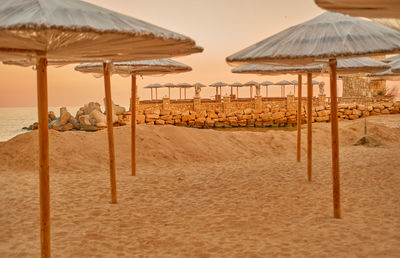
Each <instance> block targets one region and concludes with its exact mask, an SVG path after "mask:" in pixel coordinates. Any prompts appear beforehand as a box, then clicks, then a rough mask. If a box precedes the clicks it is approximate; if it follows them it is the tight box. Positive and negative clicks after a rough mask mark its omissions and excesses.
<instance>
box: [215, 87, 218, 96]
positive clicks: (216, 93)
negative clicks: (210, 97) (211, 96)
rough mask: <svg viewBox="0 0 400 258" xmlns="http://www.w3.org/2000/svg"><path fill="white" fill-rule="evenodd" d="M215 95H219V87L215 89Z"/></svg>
mask: <svg viewBox="0 0 400 258" xmlns="http://www.w3.org/2000/svg"><path fill="white" fill-rule="evenodd" d="M215 95H218V87H215Z"/></svg>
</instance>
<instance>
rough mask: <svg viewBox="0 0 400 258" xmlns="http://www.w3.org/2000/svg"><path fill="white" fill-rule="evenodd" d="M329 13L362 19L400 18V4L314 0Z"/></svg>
mask: <svg viewBox="0 0 400 258" xmlns="http://www.w3.org/2000/svg"><path fill="white" fill-rule="evenodd" d="M314 1H315V3H316V4H317V5H318V6H319V7H321V8H323V9H326V10H328V11H332V12H337V13H344V14H349V15H352V16H362V17H370V18H372V17H380V18H400V3H399V2H398V1H396V0H368V1H365V0H352V1H348V0H314Z"/></svg>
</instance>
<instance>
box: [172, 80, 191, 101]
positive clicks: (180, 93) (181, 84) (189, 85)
mask: <svg viewBox="0 0 400 258" xmlns="http://www.w3.org/2000/svg"><path fill="white" fill-rule="evenodd" d="M175 86H176V87H178V88H179V98H180V99H182V91H181V89H183V90H184V99H186V89H187V88H192V87H193V85H192V84H189V83H186V82H181V83H177V84H175Z"/></svg>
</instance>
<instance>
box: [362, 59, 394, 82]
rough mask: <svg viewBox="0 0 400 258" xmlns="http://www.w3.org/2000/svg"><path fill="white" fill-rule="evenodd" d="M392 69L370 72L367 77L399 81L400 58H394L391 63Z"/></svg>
mask: <svg viewBox="0 0 400 258" xmlns="http://www.w3.org/2000/svg"><path fill="white" fill-rule="evenodd" d="M388 65H389V67H390V69H387V70H386V71H383V72H378V73H368V74H366V77H367V78H371V79H378V80H388V81H398V80H400V59H397V60H394V61H392V62H390V63H389V64H388Z"/></svg>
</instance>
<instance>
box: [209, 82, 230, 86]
mask: <svg viewBox="0 0 400 258" xmlns="http://www.w3.org/2000/svg"><path fill="white" fill-rule="evenodd" d="M209 86H210V87H225V86H229V84H227V83H225V82H215V83H213V84H210V85H209Z"/></svg>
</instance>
